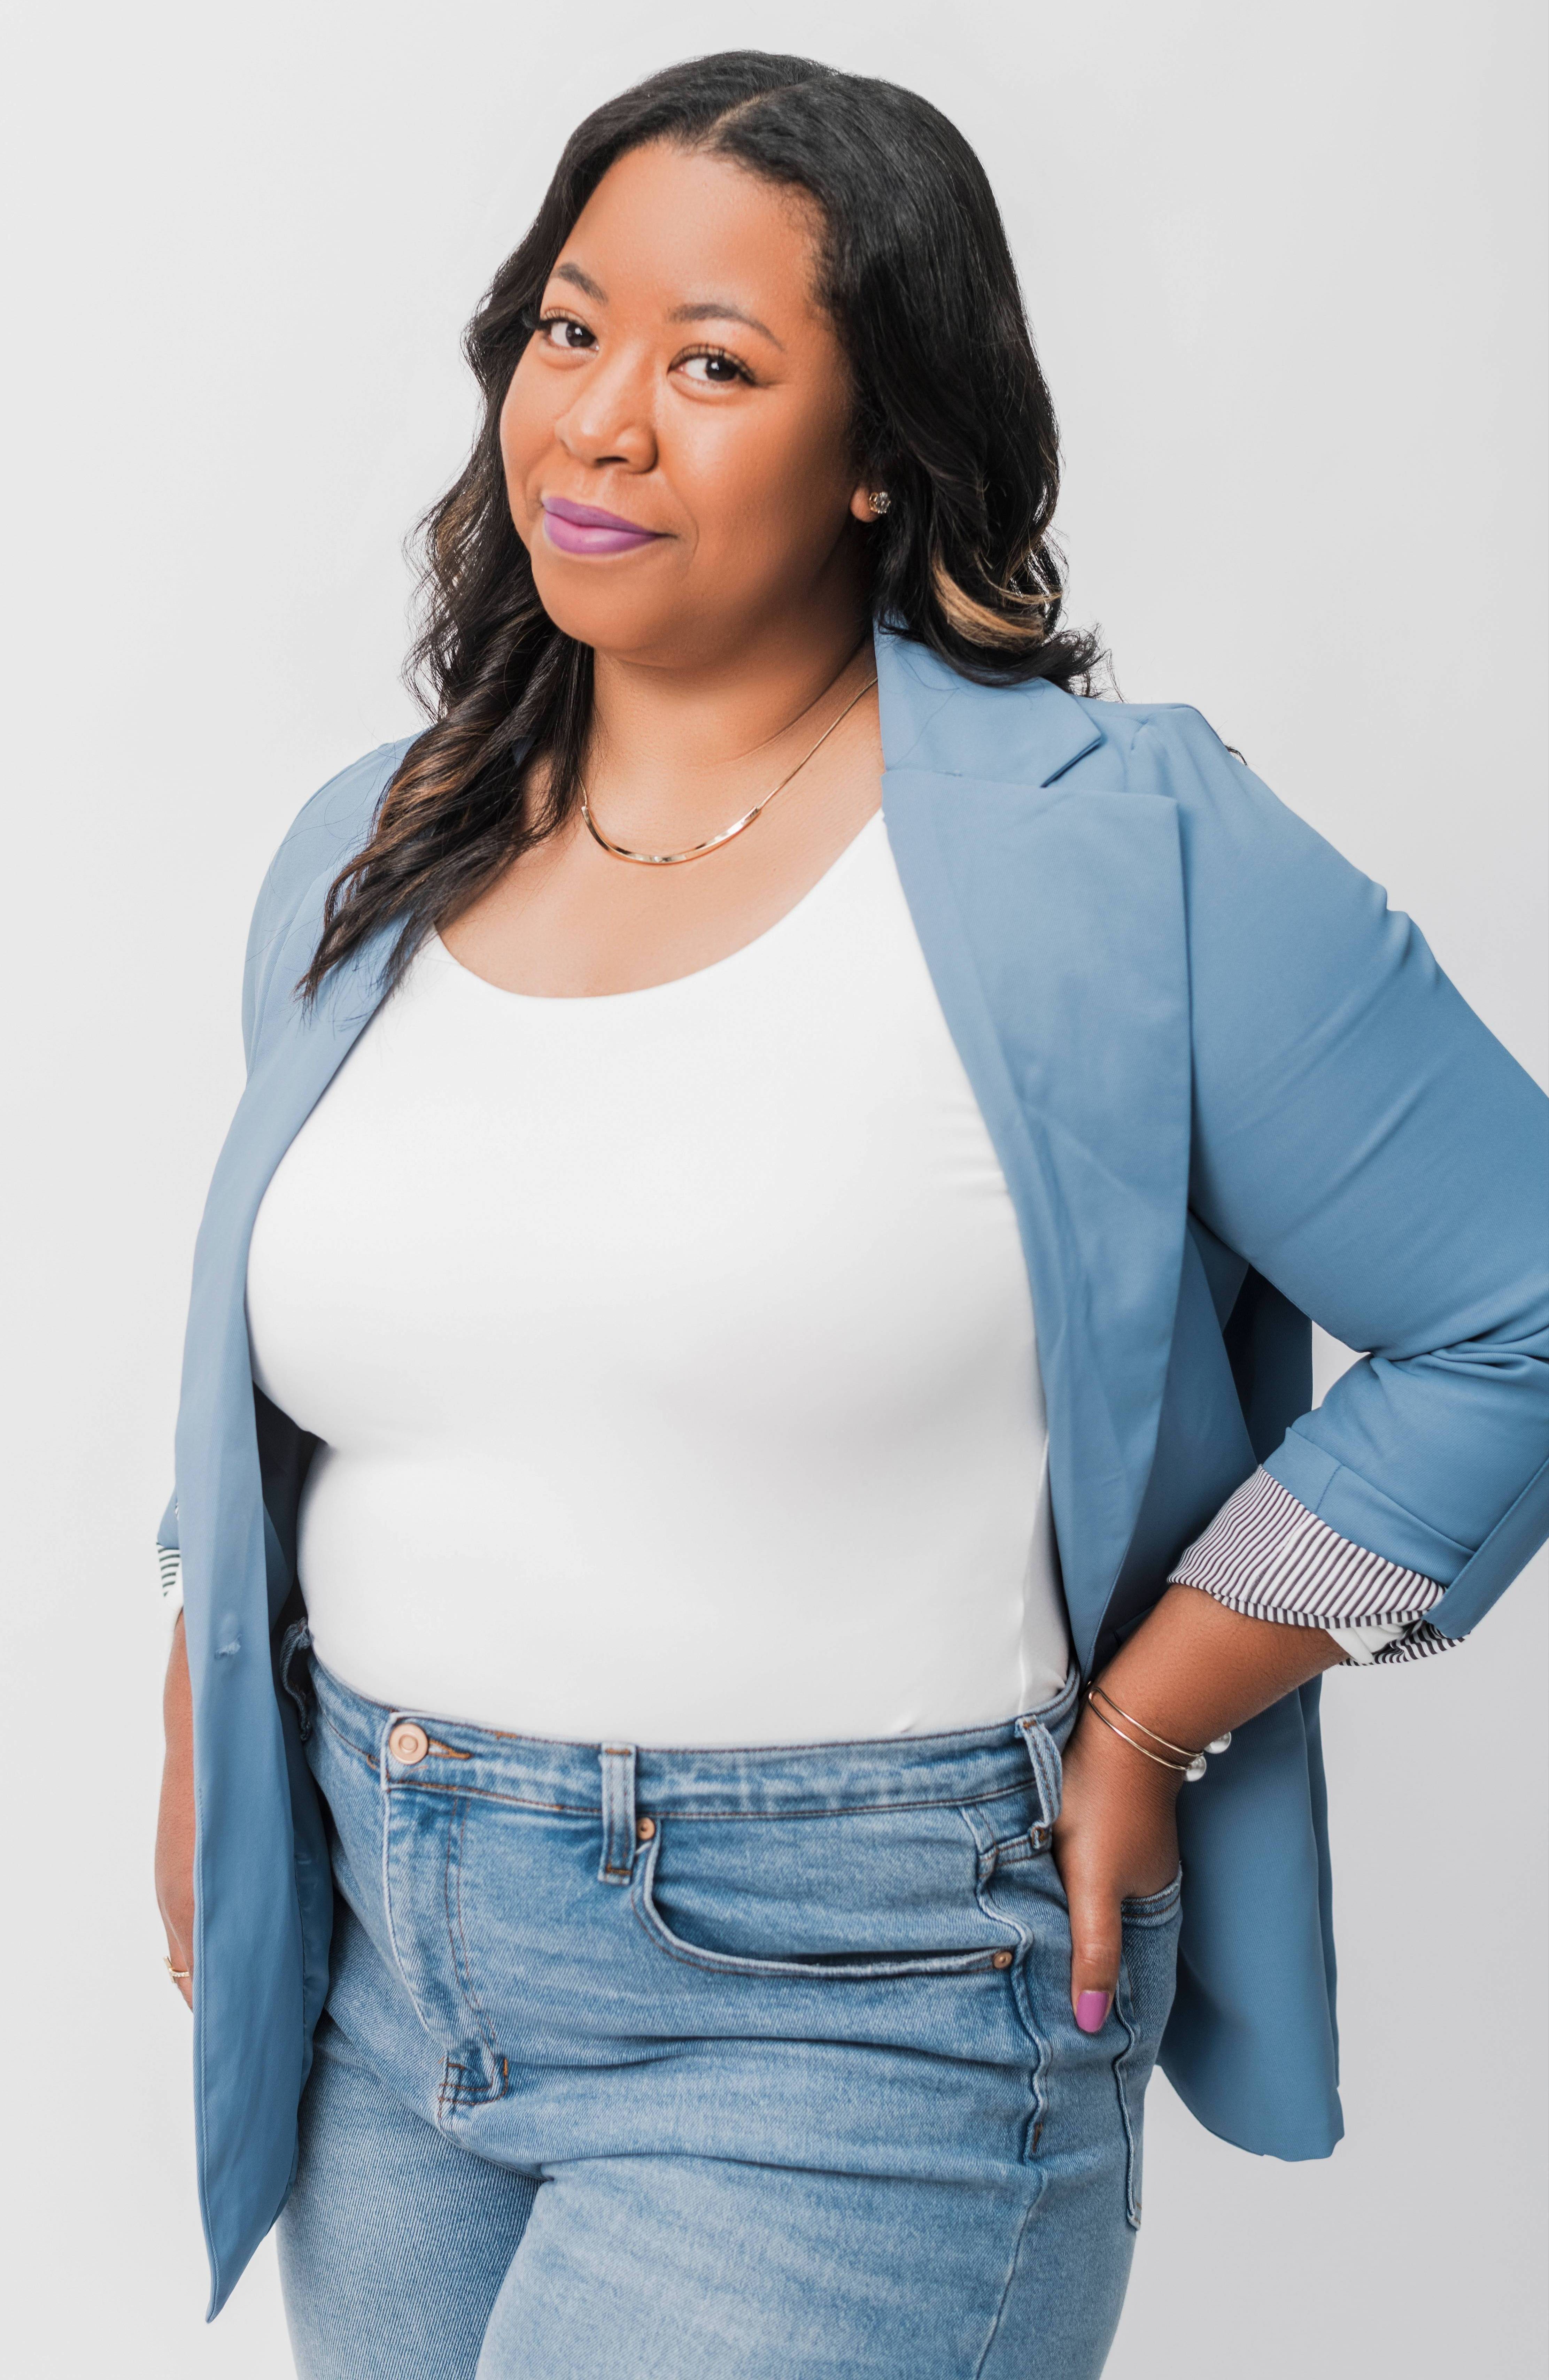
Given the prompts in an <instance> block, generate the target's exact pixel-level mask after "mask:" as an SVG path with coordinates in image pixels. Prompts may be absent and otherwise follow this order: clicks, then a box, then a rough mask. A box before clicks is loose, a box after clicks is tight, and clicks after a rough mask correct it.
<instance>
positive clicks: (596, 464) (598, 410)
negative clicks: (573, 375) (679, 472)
mask: <svg viewBox="0 0 1549 2380" xmlns="http://www.w3.org/2000/svg"><path fill="white" fill-rule="evenodd" d="M577 377H578V379H579V381H580V386H579V387H578V388H577V390H576V393H575V402H574V404H572V405H570V406H569V407H567V408H566V409H565V411H564V412H563V413H562V414H561V416H560V418H559V419H558V420H557V421H556V422H555V424H554V432H555V435H556V437H557V438H558V439H559V442H560V443H561V445H562V446H563V448H564V450H565V453H566V454H567V455H574V456H575V460H576V462H578V463H584V464H586V465H587V467H588V468H590V469H593V470H599V469H601V468H604V467H605V466H606V465H608V464H610V463H616V464H619V465H620V466H622V468H623V469H624V470H626V471H648V470H650V469H651V468H652V467H653V466H654V464H655V462H656V425H655V423H654V421H653V420H652V418H651V405H650V376H649V368H648V366H647V365H646V364H645V362H644V360H643V359H642V360H640V361H632V360H631V358H629V357H628V356H627V355H624V354H618V355H613V356H599V358H598V359H597V361H596V363H595V364H594V365H593V366H592V368H591V370H589V371H587V372H585V373H582V374H579V375H577Z"/></svg>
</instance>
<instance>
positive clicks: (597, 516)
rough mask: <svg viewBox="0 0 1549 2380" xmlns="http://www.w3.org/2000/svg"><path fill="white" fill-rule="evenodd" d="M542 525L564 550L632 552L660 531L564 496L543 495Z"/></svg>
mask: <svg viewBox="0 0 1549 2380" xmlns="http://www.w3.org/2000/svg"><path fill="white" fill-rule="evenodd" d="M543 526H544V528H545V530H546V532H547V534H548V539H549V542H550V544H551V545H555V546H558V548H559V550H560V552H561V553H634V552H635V548H636V547H637V546H642V545H654V544H655V542H656V540H657V538H658V536H659V534H660V532H659V531H658V530H656V529H654V528H640V527H639V526H638V524H637V523H636V522H635V521H628V520H623V519H622V518H621V517H620V516H619V515H618V514H617V513H605V512H601V511H599V508H598V507H597V505H596V504H572V503H571V502H570V501H569V499H568V498H567V497H564V496H545V497H544V498H543Z"/></svg>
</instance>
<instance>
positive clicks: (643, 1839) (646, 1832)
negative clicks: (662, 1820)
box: [635, 1818, 656, 1843]
mask: <svg viewBox="0 0 1549 2380" xmlns="http://www.w3.org/2000/svg"><path fill="white" fill-rule="evenodd" d="M655 1833H656V1820H655V1819H654V1818H636V1819H635V1841H636V1842H637V1843H648V1842H649V1841H650V1840H651V1838H652V1836H653V1835H654V1834H655Z"/></svg>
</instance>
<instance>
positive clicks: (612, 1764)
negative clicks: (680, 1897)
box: [597, 1743, 635, 1884]
mask: <svg viewBox="0 0 1549 2380" xmlns="http://www.w3.org/2000/svg"><path fill="white" fill-rule="evenodd" d="M600 1757H601V1761H602V1865H601V1866H600V1867H599V1869H598V1872H597V1875H598V1881H599V1884H627V1883H628V1882H629V1879H630V1876H631V1874H632V1873H633V1871H634V1866H635V1746H634V1745H633V1744H632V1743H605V1744H604V1745H603V1746H602V1750H601V1755H600Z"/></svg>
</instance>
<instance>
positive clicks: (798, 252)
mask: <svg viewBox="0 0 1549 2380" xmlns="http://www.w3.org/2000/svg"><path fill="white" fill-rule="evenodd" d="M819 228H820V224H819V217H818V214H817V207H816V205H815V203H814V201H813V200H811V199H810V198H809V197H808V196H807V194H806V192H805V190H800V189H793V188H787V187H784V186H781V185H780V184H778V183H774V182H768V181H766V180H765V179H764V178H763V176H761V175H757V174H754V173H752V172H750V171H749V170H748V169H747V168H746V167H745V166H744V165H740V164H736V163H735V162H734V161H733V160H732V159H730V158H726V157H718V156H712V155H708V154H707V153H706V152H704V151H702V150H684V149H680V148H676V147H673V146H671V145H669V144H667V143H665V142H653V143H652V144H651V145H650V146H649V147H647V148H644V149H634V150H631V151H630V152H629V154H628V155H627V156H624V157H621V158H620V159H619V161H618V163H617V164H614V165H611V166H610V167H609V169H608V171H607V173H606V174H604V176H603V177H602V179H601V181H600V182H599V184H598V186H597V188H596V189H595V190H594V191H593V193H592V195H591V197H590V199H589V200H587V204H586V206H585V207H584V208H583V209H582V211H581V213H580V214H579V216H578V217H577V218H576V221H575V225H574V227H573V228H572V231H571V233H570V237H568V239H567V240H566V241H565V243H564V246H563V249H561V250H560V255H559V259H558V261H559V262H560V263H562V264H571V265H575V266H577V267H578V268H579V269H580V270H581V271H582V272H583V273H586V275H587V278H588V280H590V281H592V282H594V283H595V284H596V285H597V286H598V287H599V289H600V290H601V291H602V293H603V301H604V302H605V303H606V304H607V305H608V306H609V307H610V308H611V309H617V310H624V309H629V310H639V309H647V310H661V311H663V312H665V311H667V310H671V309H672V308H673V307H677V306H680V305H682V304H684V303H685V302H691V303H692V302H697V301H698V300H700V299H702V298H704V297H723V298H729V299H731V300H732V302H733V303H734V304H736V305H737V306H739V307H740V308H741V309H742V310H744V311H745V312H747V313H750V314H753V315H755V316H756V317H757V318H758V319H759V320H761V321H763V322H767V323H768V325H769V328H770V329H771V330H772V331H773V332H775V334H776V335H777V336H778V337H779V338H781V340H782V341H783V340H784V338H785V336H786V333H787V330H798V329H800V328H802V327H804V326H805V327H807V328H809V329H810V328H817V327H818V326H819V325H821V326H822V327H823V328H825V329H826V328H827V322H826V318H825V317H824V316H823V315H822V312H821V310H820V308H819V307H818V304H817V297H816V294H815V291H816V282H817V251H818V234H819ZM777 317H778V318H779V319H777Z"/></svg>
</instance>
